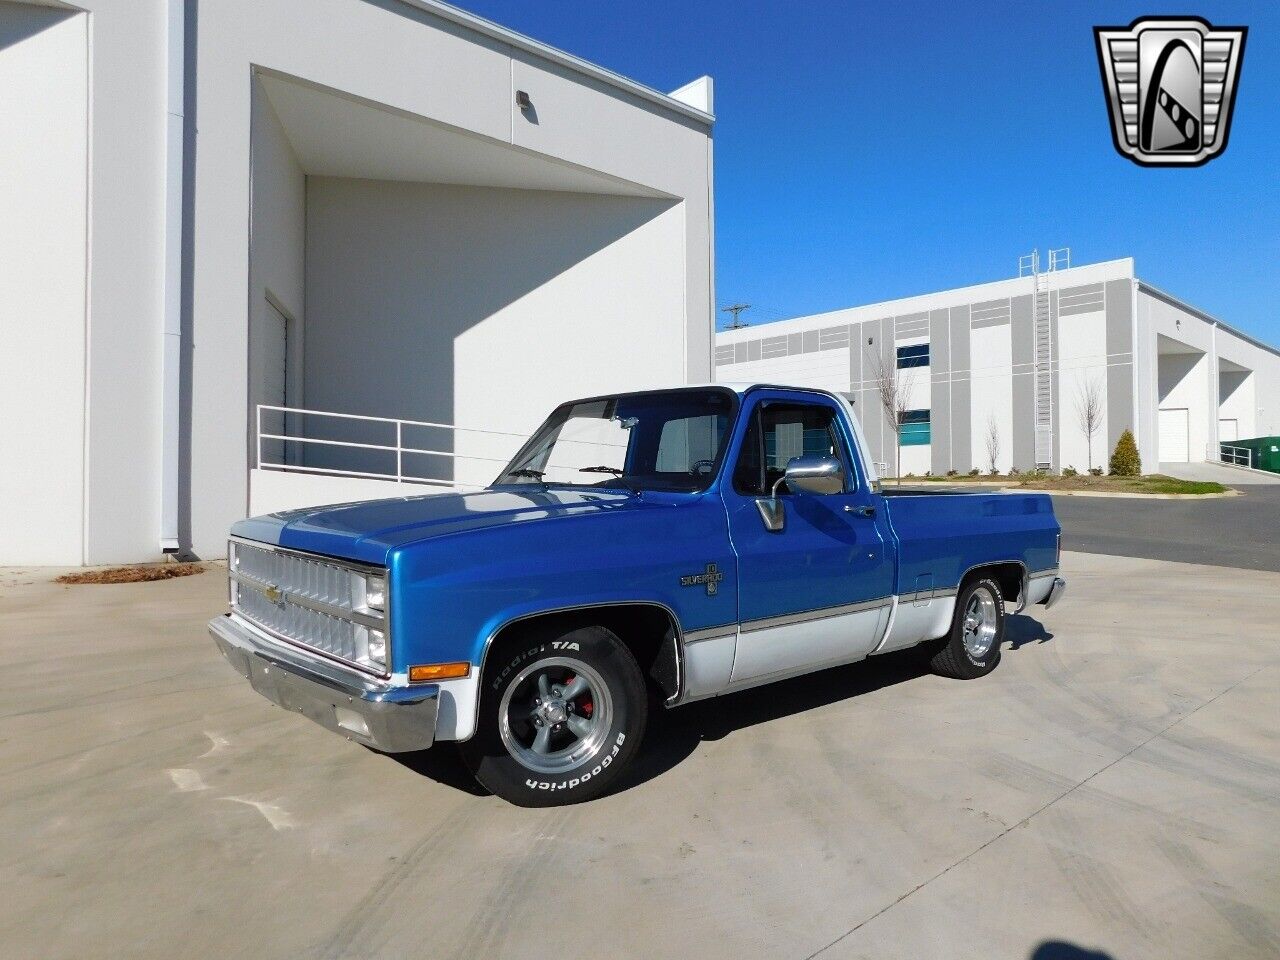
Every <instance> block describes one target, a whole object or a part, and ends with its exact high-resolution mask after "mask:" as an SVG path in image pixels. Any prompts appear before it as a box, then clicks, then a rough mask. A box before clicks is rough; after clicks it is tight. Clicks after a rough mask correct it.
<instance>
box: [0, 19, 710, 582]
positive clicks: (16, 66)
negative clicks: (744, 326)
mask: <svg viewBox="0 0 1280 960" xmlns="http://www.w3.org/2000/svg"><path fill="white" fill-rule="evenodd" d="M0 89H3V90H4V96H3V97H0V130H2V131H3V140H4V148H3V150H0V221H3V223H4V230H3V232H2V234H0V264H3V266H2V267H0V337H2V338H3V344H4V348H3V354H0V355H2V356H3V360H4V365H3V372H4V376H3V377H0V403H2V405H3V409H4V413H5V416H4V419H3V425H2V426H0V444H2V445H3V449H4V450H5V454H6V456H5V469H4V470H3V471H0V503H3V504H4V505H5V507H4V510H5V514H4V522H3V524H0V564H86V563H90V564H97V563H109V562H126V561H141V560H148V559H156V558H159V557H160V556H161V554H162V552H163V551H168V552H173V551H178V552H182V553H188V552H190V553H194V554H195V555H197V556H200V557H204V558H210V557H219V556H223V555H225V542H226V532H227V528H228V525H229V524H230V523H231V522H233V521H234V520H236V519H237V518H239V517H243V516H244V515H245V514H246V513H247V512H250V511H252V512H259V511H260V510H263V509H267V508H270V507H276V506H282V505H287V504H289V503H294V504H302V503H308V502H310V503H318V502H333V501H336V500H343V499H357V498H360V497H368V496H376V495H378V494H384V495H385V494H388V493H392V494H393V493H395V492H397V490H398V489H400V488H401V487H402V486H403V483H402V481H405V480H406V479H411V480H422V479H432V478H433V479H434V480H435V481H436V482H437V483H451V482H458V481H461V480H463V479H468V480H471V481H474V482H484V481H486V480H487V479H490V478H492V476H493V475H494V474H495V473H496V472H497V470H498V466H499V463H498V461H501V460H503V459H504V458H505V457H506V456H508V455H509V454H510V453H512V452H514V449H515V448H516V447H517V446H518V444H519V439H520V436H522V435H525V434H527V433H528V432H529V431H531V430H532V429H533V428H534V427H536V425H537V424H538V423H539V422H540V421H541V419H542V418H543V417H544V416H545V415H546V414H547V413H548V412H549V411H550V410H551V408H552V407H553V406H554V405H555V404H556V403H557V402H559V401H561V400H563V399H565V398H567V397H569V396H571V395H587V394H592V393H597V392H604V391H608V390H615V389H629V388H638V387H644V386H651V385H654V384H658V383H684V382H691V381H696V382H705V381H706V380H707V379H708V378H709V377H710V376H711V374H712V362H711V351H712V339H713V334H712V329H713V323H712V318H713V304H714V293H713V264H712V249H713V246H712V222H713V220H712V191H711V185H712V140H711V128H712V122H713V117H712V103H711V82H710V79H709V78H705V77H704V78H701V79H699V80H695V81H693V82H692V83H690V84H689V85H688V86H686V87H683V88H681V89H680V90H677V91H675V92H674V93H671V94H664V93H660V92H658V91H655V90H652V89H649V88H647V87H644V86H642V85H640V84H638V83H636V82H634V81H631V80H629V79H627V78H624V77H621V76H618V75H616V74H614V73H611V72H609V71H607V70H604V69H602V68H600V67H597V66H594V65H592V64H589V63H586V62H584V61H582V60H579V59H578V58H576V57H573V56H571V55H569V54H566V53H563V52H561V51H558V50H554V49H552V48H550V47H547V46H545V45H543V44H541V43H539V42H537V41H535V40H531V39H529V38H527V37H524V36H521V35H519V34H516V33H513V32H511V31H509V30H506V29H504V28H502V27H500V26H498V25H496V24H493V23H491V22H489V21H486V20H483V19H480V18H478V17H475V16H472V15H470V14H468V13H465V12H463V11H461V10H458V9H456V8H454V7H451V6H448V5H446V4H443V3H440V2H437V0H217V2H204V3H197V2H195V0H68V2H61V0H57V2H55V0H47V2H45V0H36V2H19V3H15V2H5V0H0ZM624 359H625V362H621V361H622V360H624ZM281 408H284V409H281ZM303 411H306V412H303ZM437 424H438V425H441V426H433V425H437ZM415 431H416V432H415ZM297 437H305V438H307V439H308V440H309V441H310V442H308V443H301V442H298V441H297V439H296V438H297ZM281 438H285V439H281ZM343 443H360V444H364V445H365V446H363V447H360V448H354V447H344V446H340V445H339V444H343ZM415 451H416V452H415ZM424 451H425V452H424ZM421 489H422V488H421V487H420V486H419V487H416V488H415V490H416V491H421Z"/></svg>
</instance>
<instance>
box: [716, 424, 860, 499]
mask: <svg viewBox="0 0 1280 960" xmlns="http://www.w3.org/2000/svg"><path fill="white" fill-rule="evenodd" d="M805 455H810V456H812V455H817V456H824V457H836V458H837V459H839V460H840V462H841V464H842V465H843V466H844V472H845V476H846V477H849V476H851V475H852V474H851V472H850V470H849V459H848V457H846V456H845V452H844V445H843V444H842V443H841V441H840V434H839V431H838V429H837V426H836V412H835V410H833V409H832V408H831V407H828V406H826V405H824V404H816V403H765V404H762V405H760V406H758V407H756V410H755V413H754V414H753V415H752V418H751V425H750V426H749V427H748V428H747V435H746V437H745V438H744V439H743V443H742V452H741V453H740V454H739V455H738V464H737V467H736V469H735V470H734V473H733V488H734V489H735V490H736V491H738V493H741V494H743V495H744V496H748V497H764V496H768V495H769V494H770V493H771V492H772V490H773V485H774V484H775V483H777V482H778V481H779V480H781V479H782V476H783V474H784V473H785V471H786V468H787V462H788V461H789V460H791V458H793V457H799V456H805ZM778 492H779V493H788V492H789V491H788V490H787V486H786V484H785V483H784V484H783V485H782V486H781V487H779V488H778Z"/></svg>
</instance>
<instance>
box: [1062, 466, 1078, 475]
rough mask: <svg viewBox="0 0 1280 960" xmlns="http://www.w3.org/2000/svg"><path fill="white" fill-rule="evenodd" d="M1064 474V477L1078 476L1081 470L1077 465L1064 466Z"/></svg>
mask: <svg viewBox="0 0 1280 960" xmlns="http://www.w3.org/2000/svg"><path fill="white" fill-rule="evenodd" d="M1062 475H1063V476H1064V477H1076V476H1079V475H1080V471H1079V470H1077V469H1076V468H1075V467H1063V468H1062Z"/></svg>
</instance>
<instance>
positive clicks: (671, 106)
mask: <svg viewBox="0 0 1280 960" xmlns="http://www.w3.org/2000/svg"><path fill="white" fill-rule="evenodd" d="M401 2H402V3H404V4H406V5H407V6H411V7H417V8H418V9H419V10H424V11H426V12H428V13H431V14H434V15H435V16H437V17H440V18H441V19H442V20H448V21H449V22H451V23H454V24H457V25H458V26H460V27H464V28H465V29H467V30H470V31H471V32H473V33H477V34H479V35H481V36H484V37H488V38H489V39H490V40H497V41H499V42H500V43H503V44H506V45H507V46H510V47H514V48H515V49H517V50H521V51H523V52H525V53H528V54H532V55H533V56H535V57H537V58H538V59H540V60H545V61H547V62H548V63H553V64H555V65H556V66H559V67H563V68H566V69H568V70H572V71H573V72H574V73H578V74H581V75H582V76H584V77H589V78H590V79H592V80H595V81H597V82H600V83H604V84H607V85H608V86H611V87H614V88H615V89H617V90H621V91H623V92H625V93H629V94H631V95H632V96H634V97H639V98H640V99H641V100H645V101H647V102H649V103H652V104H654V105H655V106H658V107H662V108H663V109H665V110H670V111H671V112H672V113H678V114H680V115H681V116H684V117H688V118H689V119H691V120H697V121H698V122H700V123H704V124H706V125H707V126H710V125H711V124H713V123H714V122H715V116H714V114H712V113H711V112H710V111H709V110H700V109H698V108H697V107H696V106H693V105H692V104H690V103H687V102H685V101H684V100H682V99H677V97H676V96H672V95H669V94H665V93H662V92H660V91H658V90H655V89H653V88H652V87H647V86H645V85H644V84H643V83H637V82H636V81H635V80H632V79H630V78H628V77H624V76H622V75H621V74H619V73H614V72H613V71H612V70H606V69H605V68H604V67H600V66H597V65H596V64H594V63H591V62H589V61H587V60H583V59H582V58H581V57H575V56H574V55H573V54H571V53H566V52H565V51H563V50H557V49H556V48H555V47H552V46H548V45H547V44H545V43H542V42H540V41H538V40H534V39H533V38H532V37H526V36H525V35H524V34H522V33H517V32H516V31H515V30H511V29H509V28H507V27H504V26H502V25H501V24H497V23H494V22H493V21H492V20H486V19H485V18H484V17H478V16H476V15H475V14H474V13H468V12H467V11H466V10H460V9H458V8H457V7H455V6H452V5H450V4H447V3H441V2H440V0H401ZM702 79H707V78H700V79H699V80H695V81H693V83H691V84H688V85H687V86H686V87H681V88H680V90H677V91H676V94H681V93H682V92H683V91H685V90H687V89H688V88H689V87H693V86H694V85H695V84H698V83H700V81H701V80H702ZM691 99H692V98H691ZM703 102H707V103H708V105H710V103H709V96H708V97H707V99H706V100H704V101H703Z"/></svg>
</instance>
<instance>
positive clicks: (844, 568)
mask: <svg viewBox="0 0 1280 960" xmlns="http://www.w3.org/2000/svg"><path fill="white" fill-rule="evenodd" d="M743 422H744V424H745V427H744V428H743V432H742V435H741V440H740V442H739V445H738V448H737V459H736V462H735V464H734V468H733V472H732V475H731V480H732V482H731V483H730V484H727V485H726V489H725V491H724V499H725V504H726V507H727V510H728V517H729V531H730V535H731V536H732V538H733V544H734V548H735V550H736V552H737V554H738V598H739V601H738V618H739V636H738V644H737V652H736V655H735V657H734V663H733V672H732V676H731V682H732V683H735V684H736V683H740V682H741V683H745V682H748V681H752V680H758V679H761V678H767V677H774V676H783V675H787V674H795V673H803V672H805V671H807V670H813V669H818V668H821V667H824V666H830V665H834V664H837V663H844V662H848V661H852V660H858V659H861V658H862V657H863V656H865V655H866V654H867V653H869V652H870V651H871V650H872V649H874V647H875V645H876V644H877V643H878V642H879V639H880V636H881V634H882V633H883V630H884V625H885V623H886V621H887V619H888V614H889V605H890V596H891V594H892V592H893V556H892V553H891V551H890V550H889V549H888V548H887V545H886V544H887V542H888V540H889V538H888V533H887V529H886V528H885V520H884V518H883V517H879V516H877V515H876V513H875V501H874V498H873V496H872V493H871V490H870V489H869V487H868V486H867V483H866V479H865V477H863V476H861V475H860V473H859V471H858V470H857V469H856V467H855V461H854V459H853V458H852V457H851V456H850V455H849V452H850V450H851V449H852V446H851V444H852V442H853V441H852V437H850V436H849V435H848V433H847V426H846V424H845V422H844V420H843V418H842V416H841V415H840V412H839V411H838V410H837V407H836V403H835V401H834V400H832V399H830V398H827V397H823V396H821V395H818V394H810V393H801V392H798V391H797V392H782V391H778V392H770V393H769V394H766V395H764V396H761V397H759V398H758V399H756V400H755V402H754V405H753V406H752V407H751V409H749V410H747V411H746V412H745V415H744V418H743ZM801 454H818V455H826V456H834V457H837V458H838V459H839V460H840V461H841V464H842V466H843V468H844V477H845V481H844V489H843V490H841V491H840V492H838V493H832V494H813V493H804V492H796V491H790V490H788V489H787V488H786V483H785V482H783V483H782V484H781V485H780V486H779V490H778V492H779V496H780V497H781V499H782V501H783V504H784V507H783V509H784V511H785V523H784V526H783V528H782V529H781V530H779V531H770V530H768V529H766V527H765V525H764V523H763V521H762V519H761V516H760V512H759V510H758V509H757V507H756V501H757V500H758V499H760V498H762V497H768V496H770V494H771V491H772V489H773V487H774V485H775V484H776V483H777V482H778V480H780V479H781V478H782V476H783V473H784V471H785V468H786V464H787V461H788V460H790V459H791V458H792V457H796V456H800V455H801Z"/></svg>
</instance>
